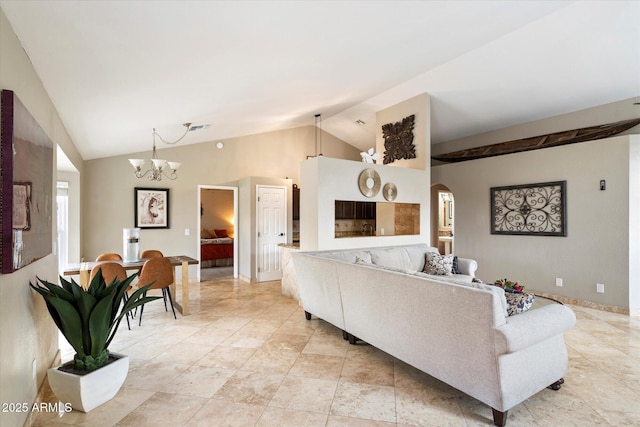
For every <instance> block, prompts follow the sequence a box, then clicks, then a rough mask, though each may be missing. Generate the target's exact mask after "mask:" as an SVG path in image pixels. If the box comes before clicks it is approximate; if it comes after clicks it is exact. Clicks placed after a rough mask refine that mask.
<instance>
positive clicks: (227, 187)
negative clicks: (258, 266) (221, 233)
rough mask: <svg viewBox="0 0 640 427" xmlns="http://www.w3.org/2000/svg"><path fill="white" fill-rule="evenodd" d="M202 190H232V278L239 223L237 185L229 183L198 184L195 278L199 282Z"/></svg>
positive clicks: (235, 275)
mask: <svg viewBox="0 0 640 427" xmlns="http://www.w3.org/2000/svg"><path fill="white" fill-rule="evenodd" d="M202 190H229V191H233V226H234V231H233V232H234V234H233V278H234V279H237V278H238V271H239V270H238V267H239V266H238V242H239V241H240V239H239V238H238V237H239V235H240V224H239V223H238V219H239V215H238V187H234V186H230V185H201V184H198V197H196V199H197V200H196V201H197V204H196V218H197V224H198V228H197V231H196V233H198V234H197V236H196V254H197V260H198V268H197V269H196V270H197V271H196V280H197V281H198V282H200V268H201V263H202V260H201V259H200V258H201V255H200V230H202V216H201V215H200V207H201V206H202V197H201V196H202Z"/></svg>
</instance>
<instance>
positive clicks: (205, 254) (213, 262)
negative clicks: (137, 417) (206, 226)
mask: <svg viewBox="0 0 640 427" xmlns="http://www.w3.org/2000/svg"><path fill="white" fill-rule="evenodd" d="M228 265H233V239H232V238H231V237H223V238H212V239H208V238H203V239H200V266H201V267H202V268H208V267H223V266H228Z"/></svg>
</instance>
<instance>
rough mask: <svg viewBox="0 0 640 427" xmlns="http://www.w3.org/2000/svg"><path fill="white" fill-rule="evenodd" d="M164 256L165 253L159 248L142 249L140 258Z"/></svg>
mask: <svg viewBox="0 0 640 427" xmlns="http://www.w3.org/2000/svg"><path fill="white" fill-rule="evenodd" d="M163 256H164V255H163V254H162V252H160V251H159V250H157V249H147V250H146V251H142V255H140V258H142V259H147V258H162V257H163Z"/></svg>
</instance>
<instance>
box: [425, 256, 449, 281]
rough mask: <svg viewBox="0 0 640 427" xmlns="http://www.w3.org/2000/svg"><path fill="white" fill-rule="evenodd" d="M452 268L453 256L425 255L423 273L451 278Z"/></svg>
mask: <svg viewBox="0 0 640 427" xmlns="http://www.w3.org/2000/svg"><path fill="white" fill-rule="evenodd" d="M452 267H453V255H440V254H439V253H436V252H427V253H426V254H425V263H424V270H423V271H424V272H425V273H427V274H435V275H437V276H451V275H452V274H453V273H452V271H451V270H452Z"/></svg>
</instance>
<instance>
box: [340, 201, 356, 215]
mask: <svg viewBox="0 0 640 427" xmlns="http://www.w3.org/2000/svg"><path fill="white" fill-rule="evenodd" d="M355 218H356V202H351V201H348V200H336V219H355Z"/></svg>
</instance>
